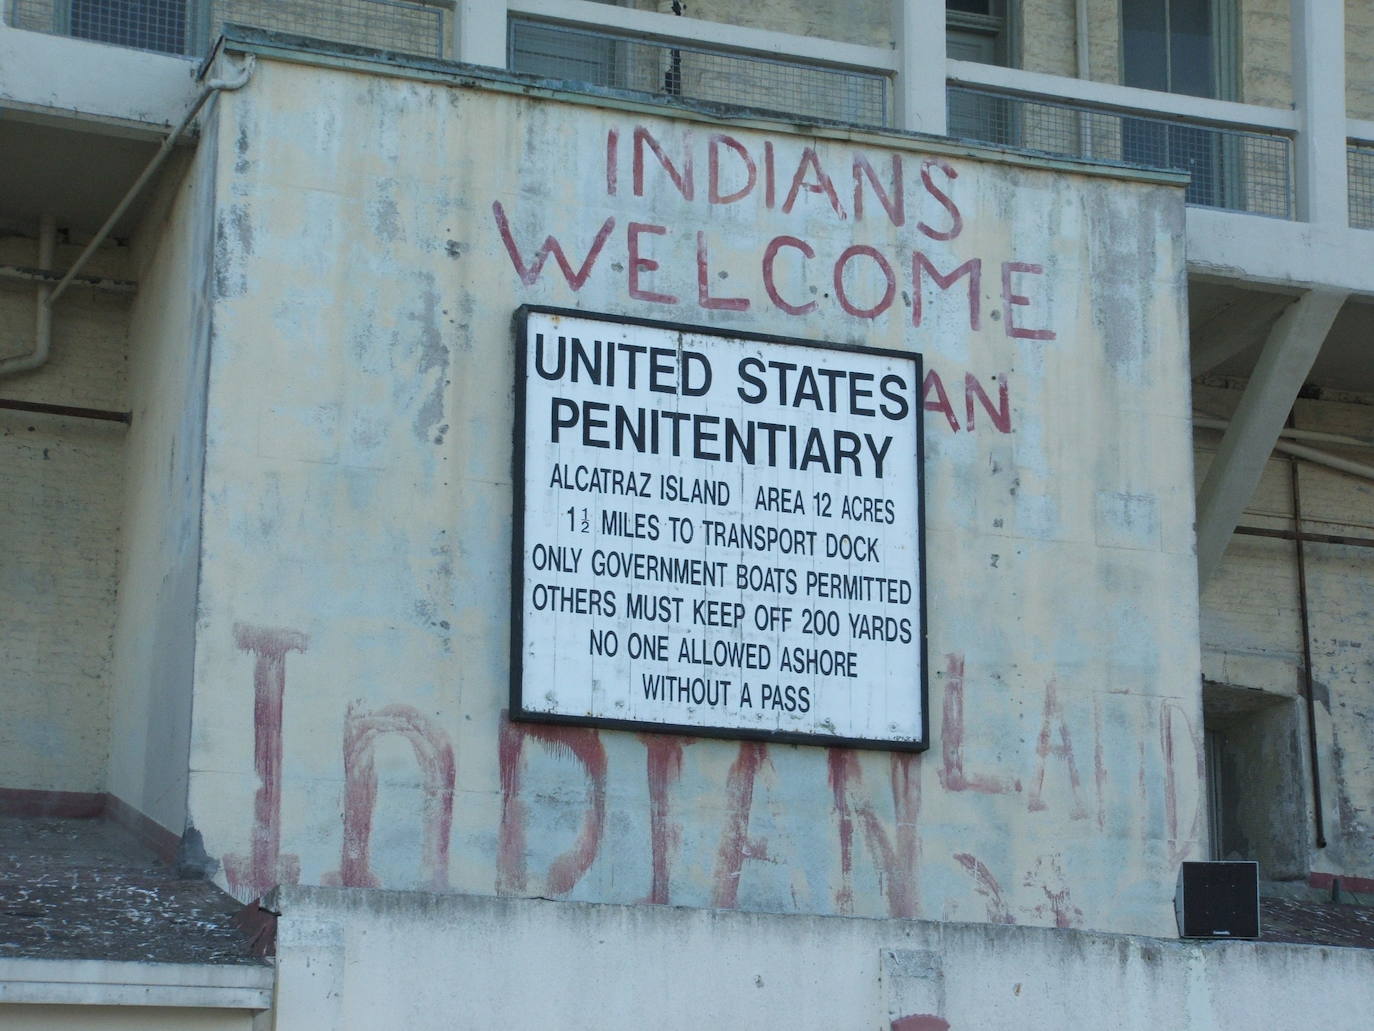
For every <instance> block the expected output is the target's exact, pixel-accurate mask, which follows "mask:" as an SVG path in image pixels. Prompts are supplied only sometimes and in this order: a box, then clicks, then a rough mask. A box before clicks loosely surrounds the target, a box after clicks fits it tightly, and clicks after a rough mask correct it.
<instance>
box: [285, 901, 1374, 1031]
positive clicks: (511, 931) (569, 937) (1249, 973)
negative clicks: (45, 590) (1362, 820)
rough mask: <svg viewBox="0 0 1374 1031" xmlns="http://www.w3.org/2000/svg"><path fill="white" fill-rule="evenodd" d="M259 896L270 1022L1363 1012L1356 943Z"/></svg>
mask: <svg viewBox="0 0 1374 1031" xmlns="http://www.w3.org/2000/svg"><path fill="white" fill-rule="evenodd" d="M266 904H267V905H268V906H269V907H271V908H272V909H274V910H280V912H281V917H280V924H279V929H280V938H279V946H278V953H277V963H278V990H277V1004H276V1006H277V1008H276V1018H277V1026H279V1027H305V1026H309V1027H313V1028H321V1029H324V1028H338V1029H348V1028H364V1027H368V1028H370V1027H385V1026H396V1025H398V1024H400V1023H404V1025H405V1027H406V1028H407V1031H431V1029H432V1031H453V1029H454V1028H459V1027H462V1028H468V1027H471V1028H490V1027H503V1028H549V1027H557V1028H559V1029H561V1031H577V1029H586V1031H619V1029H625V1031H631V1029H635V1031H637V1029H641V1028H645V1027H654V1028H658V1029H663V1031H670V1029H678V1028H680V1029H683V1031H689V1029H691V1031H695V1029H697V1028H701V1027H749V1028H753V1027H787V1028H816V1029H818V1031H819V1029H826V1031H830V1029H834V1028H859V1027H863V1028H884V1029H887V1028H892V1029H897V1028H911V1027H920V1028H942V1029H943V1028H947V1029H949V1031H969V1029H973V1028H977V1029H979V1031H1001V1029H1007V1031H1013V1029H1015V1031H1023V1029H1025V1028H1058V1027H1112V1028H1117V1029H1120V1031H1155V1029H1158V1028H1183V1027H1187V1028H1199V1029H1217V1031H1250V1029H1253V1028H1297V1027H1321V1028H1323V1029H1324V1031H1336V1029H1340V1031H1368V1027H1369V1014H1370V1013H1371V1012H1374V950H1368V949H1359V948H1331V947H1326V946H1311V945H1288V944H1271V943H1266V942H1249V941H1220V942H1213V941H1178V940H1170V939H1160V938H1147V937H1140V936H1133V935H1120V934H1109V933H1102V932H1093V931H1076V930H1067V929H1058V928H1053V927H1028V926H1014V925H1009V924H996V923H994V924H969V923H937V922H932V921H923V920H878V919H866V918H855V917H840V916H803V915H792V914H789V915H782V914H773V913H757V912H753V913H751V912H738V911H728V910H713V909H685V908H677V907H669V906H649V905H640V906H619V905H605V904H589V903H576V902H559V901H551V900H546V899H525V898H518V899H517V898H494V897H479V896H471V895H457V894H442V895H440V894H429V893H425V892H401V891H384V890H375V889H373V890H369V889H356V888H312V887H284V888H280V889H278V890H277V891H275V892H274V893H272V895H271V896H269V898H268V900H267V903H266ZM1296 986H1301V987H1300V988H1299V987H1296ZM402 1014H403V1015H404V1019H403V1020H402V1019H401V1015H402Z"/></svg>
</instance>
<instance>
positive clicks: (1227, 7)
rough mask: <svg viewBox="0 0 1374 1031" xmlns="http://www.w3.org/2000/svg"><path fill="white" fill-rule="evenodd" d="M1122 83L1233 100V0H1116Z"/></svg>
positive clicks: (1234, 81) (1234, 23) (1234, 91)
mask: <svg viewBox="0 0 1374 1031" xmlns="http://www.w3.org/2000/svg"><path fill="white" fill-rule="evenodd" d="M1121 56H1122V82H1123V83H1124V84H1125V85H1127V86H1139V87H1140V88H1142V89H1152V90H1161V91H1163V92H1165V93H1186V94H1188V95H1190V96H1194V97H1211V98H1213V99H1216V100H1233V99H1235V96H1236V10H1235V0H1122V3H1121Z"/></svg>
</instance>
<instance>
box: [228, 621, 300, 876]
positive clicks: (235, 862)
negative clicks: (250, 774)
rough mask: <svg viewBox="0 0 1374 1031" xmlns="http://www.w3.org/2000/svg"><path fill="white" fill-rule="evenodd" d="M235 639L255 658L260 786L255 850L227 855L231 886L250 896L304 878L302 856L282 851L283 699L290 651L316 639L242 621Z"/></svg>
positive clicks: (255, 810)
mask: <svg viewBox="0 0 1374 1031" xmlns="http://www.w3.org/2000/svg"><path fill="white" fill-rule="evenodd" d="M234 644H235V645H236V646H237V647H238V649H239V650H240V651H244V652H250V653H251V654H252V655H253V657H254V662H253V768H254V770H255V771H256V772H257V775H258V790H257V793H256V795H255V796H254V798H253V838H252V846H251V849H250V853H249V855H248V856H246V857H245V856H242V855H226V856H225V857H224V873H225V877H226V878H227V879H228V881H229V890H230V891H232V892H233V893H234V894H235V895H237V896H239V897H241V898H246V897H256V896H258V895H261V894H262V893H263V892H265V891H268V890H269V889H271V888H274V887H276V886H277V885H278V884H296V883H298V882H299V880H300V871H301V866H300V859H299V858H298V857H297V856H295V855H286V854H283V853H282V851H281V787H282V785H281V773H282V699H283V698H284V696H285V694H286V653H287V652H304V651H305V650H306V648H307V647H309V644H310V639H309V638H308V637H307V636H306V635H305V634H303V633H301V632H300V631H298V630H285V629H281V628H279V627H260V626H248V625H246V624H243V623H236V624H235V625H234Z"/></svg>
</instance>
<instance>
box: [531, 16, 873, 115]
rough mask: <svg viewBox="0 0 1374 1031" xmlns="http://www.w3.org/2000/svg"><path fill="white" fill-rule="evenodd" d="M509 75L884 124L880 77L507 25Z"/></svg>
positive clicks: (689, 46) (680, 44)
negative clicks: (521, 73)
mask: <svg viewBox="0 0 1374 1031" xmlns="http://www.w3.org/2000/svg"><path fill="white" fill-rule="evenodd" d="M507 66H508V67H509V68H510V70H511V71H515V72H524V73H526V74H530V75H537V76H539V77H540V78H545V79H557V80H561V81H567V82H575V83H579V84H590V85H593V86H598V87H602V88H606V89H615V90H629V91H633V92H638V93H647V94H654V95H656V96H667V97H681V98H684V99H687V100H696V101H705V102H710V103H719V104H728V105H731V106H738V107H748V108H757V109H760V110H764V111H771V112H777V113H782V114H789V115H794V116H795V115H802V116H804V117H806V118H807V119H808V120H818V121H835V122H847V123H849V124H852V125H868V126H888V125H891V124H892V112H891V100H890V98H891V90H890V89H889V84H888V78H887V76H886V75H881V74H875V73H872V72H863V71H857V70H853V69H847V68H834V67H829V66H826V65H820V64H814V63H810V62H806V61H802V60H800V59H795V58H788V59H776V58H770V57H763V56H758V55H753V54H739V53H731V52H729V51H727V50H724V49H719V48H713V47H710V46H706V45H702V44H698V43H688V42H684V41H678V40H674V41H672V42H660V41H655V40H646V39H641V38H638V37H630V36H626V35H621V34H618V33H615V32H607V31H601V30H592V29H584V28H570V27H567V26H563V25H552V24H549V23H546V22H540V21H536V20H534V19H529V18H519V17H512V18H510V19H509V22H508V46H507Z"/></svg>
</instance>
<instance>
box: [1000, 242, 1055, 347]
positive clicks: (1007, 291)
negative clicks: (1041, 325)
mask: <svg viewBox="0 0 1374 1031" xmlns="http://www.w3.org/2000/svg"><path fill="white" fill-rule="evenodd" d="M1044 272H1045V270H1044V269H1043V268H1042V267H1041V266H1039V265H1031V264H1028V263H1027V262H1024V261H1004V262H1002V303H1003V305H1004V306H1005V307H1006V318H1005V319H1003V325H1004V326H1005V327H1006V331H1007V336H1009V337H1014V338H1016V339H1019V340H1053V339H1055V333H1054V330H1052V329H1027V328H1026V327H1024V326H1018V325H1017V324H1016V309H1017V308H1020V307H1027V306H1029V305H1030V304H1031V303H1032V301H1031V298H1029V297H1027V296H1026V295H1025V294H1018V293H1017V292H1016V291H1015V289H1014V288H1013V287H1012V282H1011V277H1012V276H1013V275H1014V274H1016V273H1025V274H1026V275H1031V276H1039V275H1044Z"/></svg>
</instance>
